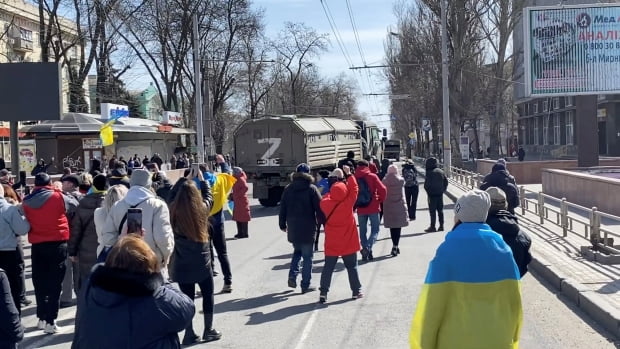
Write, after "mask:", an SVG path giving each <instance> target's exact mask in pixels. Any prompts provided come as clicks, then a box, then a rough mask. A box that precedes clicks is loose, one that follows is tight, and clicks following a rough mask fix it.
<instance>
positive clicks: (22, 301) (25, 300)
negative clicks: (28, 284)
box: [19, 297, 32, 307]
mask: <svg viewBox="0 0 620 349" xmlns="http://www.w3.org/2000/svg"><path fill="white" fill-rule="evenodd" d="M19 302H20V303H21V304H22V305H23V306H25V307H27V306H29V305H30V304H32V301H31V300H30V299H28V298H26V297H24V298H22V299H20V300H19Z"/></svg>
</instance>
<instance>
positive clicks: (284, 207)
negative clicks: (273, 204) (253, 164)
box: [279, 172, 324, 244]
mask: <svg viewBox="0 0 620 349" xmlns="http://www.w3.org/2000/svg"><path fill="white" fill-rule="evenodd" d="M292 179H293V181H292V183H291V184H289V185H287V186H286V188H284V192H283V193H282V199H281V200H280V214H279V224H280V229H281V230H286V232H287V237H288V241H289V242H291V243H302V244H305V243H307V244H311V243H314V234H315V233H316V224H317V222H322V221H324V216H323V212H321V208H320V206H319V203H320V201H321V194H320V193H319V189H318V188H317V187H316V186H315V185H314V184H312V182H313V181H314V179H313V178H312V176H311V175H309V174H307V173H301V172H296V173H294V174H293V175H292Z"/></svg>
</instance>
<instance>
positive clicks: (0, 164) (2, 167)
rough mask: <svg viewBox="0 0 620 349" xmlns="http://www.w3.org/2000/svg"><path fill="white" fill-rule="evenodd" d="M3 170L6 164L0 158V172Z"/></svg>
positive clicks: (0, 157)
mask: <svg viewBox="0 0 620 349" xmlns="http://www.w3.org/2000/svg"><path fill="white" fill-rule="evenodd" d="M5 168H6V162H5V161H4V158H3V157H2V156H0V170H4V169H5Z"/></svg>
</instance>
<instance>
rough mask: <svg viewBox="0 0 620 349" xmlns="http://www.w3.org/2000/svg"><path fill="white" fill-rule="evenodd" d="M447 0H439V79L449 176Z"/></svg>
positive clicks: (448, 173) (444, 150) (445, 167)
mask: <svg viewBox="0 0 620 349" xmlns="http://www.w3.org/2000/svg"><path fill="white" fill-rule="evenodd" d="M447 17H448V2H447V0H441V80H442V83H441V85H442V90H443V139H442V143H443V169H444V172H445V174H446V176H450V168H451V167H452V148H451V145H450V90H449V87H448V23H447Z"/></svg>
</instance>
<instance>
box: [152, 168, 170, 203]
mask: <svg viewBox="0 0 620 349" xmlns="http://www.w3.org/2000/svg"><path fill="white" fill-rule="evenodd" d="M155 177H156V178H157V177H159V180H160V182H161V184H160V185H159V187H158V188H157V189H156V190H155V193H156V194H157V196H159V197H160V198H161V199H162V200H164V201H166V202H168V195H170V190H172V183H170V180H169V179H168V176H166V172H164V171H159V172H157V174H156V175H155Z"/></svg>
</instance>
